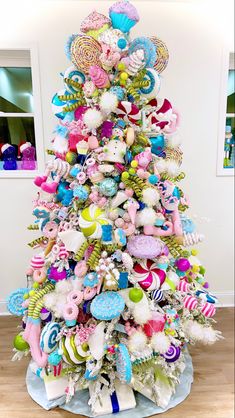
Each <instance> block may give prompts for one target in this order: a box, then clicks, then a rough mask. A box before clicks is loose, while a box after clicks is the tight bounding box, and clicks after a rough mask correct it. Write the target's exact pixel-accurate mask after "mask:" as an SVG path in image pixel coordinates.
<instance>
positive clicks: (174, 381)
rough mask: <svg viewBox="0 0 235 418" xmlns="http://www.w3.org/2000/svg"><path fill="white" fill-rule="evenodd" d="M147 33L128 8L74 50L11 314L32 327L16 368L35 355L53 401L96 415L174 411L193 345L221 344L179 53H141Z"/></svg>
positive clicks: (94, 25) (85, 35)
mask: <svg viewBox="0 0 235 418" xmlns="http://www.w3.org/2000/svg"><path fill="white" fill-rule="evenodd" d="M138 21H139V16H138V12H137V10H136V9H135V7H134V6H133V5H131V4H130V3H129V2H128V1H125V0H121V1H118V2H117V3H115V4H113V6H111V8H110V9H109V17H106V16H104V15H102V14H100V13H98V12H96V11H93V12H92V13H91V14H90V15H89V16H88V17H87V18H86V19H85V20H84V21H83V22H82V24H81V27H80V30H81V33H80V34H73V35H72V36H70V38H69V40H68V42H67V44H66V55H67V57H68V59H69V60H71V63H70V64H69V67H68V68H67V69H66V70H65V71H64V73H63V88H62V90H61V91H59V92H58V93H56V94H55V96H54V97H53V99H52V109H53V113H54V115H55V116H56V117H57V125H56V127H55V131H54V135H53V139H52V146H51V149H50V150H48V154H49V155H51V156H50V158H51V159H50V160H49V162H48V163H47V166H46V170H45V173H44V174H43V175H42V176H40V177H37V178H36V179H35V181H34V183H35V185H36V186H37V187H38V190H39V191H38V195H37V198H36V200H35V201H34V204H33V215H34V216H35V222H34V224H33V225H30V226H29V229H32V230H38V231H39V232H40V236H38V238H37V239H35V240H33V241H32V242H31V243H29V245H30V247H32V248H33V249H35V250H36V251H35V254H34V255H33V257H32V259H31V262H30V266H29V268H28V270H27V278H28V286H27V288H23V289H18V290H16V291H15V292H13V293H12V294H11V295H10V297H9V303H8V307H9V310H10V311H11V312H12V313H13V314H16V315H19V316H20V315H22V316H23V322H22V331H21V332H20V333H19V334H18V335H17V336H16V337H15V339H14V351H15V353H14V359H16V358H17V359H19V358H21V357H23V356H24V355H27V354H29V353H30V355H31V357H32V362H31V368H32V369H34V371H35V372H36V375H37V376H38V377H37V379H39V380H40V378H41V379H42V380H44V383H45V388H46V393H47V397H48V399H49V400H53V399H56V398H58V397H60V396H63V395H64V394H66V401H67V402H69V401H70V400H71V398H72V396H73V395H74V394H76V393H77V392H78V391H79V390H81V389H84V388H89V391H90V400H89V405H90V407H91V411H92V412H91V413H93V414H94V415H102V414H105V413H112V412H117V411H119V410H123V409H124V410H125V409H130V408H134V407H135V396H134V392H133V389H134V390H136V391H137V392H140V393H142V394H143V395H145V396H146V397H147V398H149V399H151V400H152V401H153V402H154V403H156V404H157V405H158V406H160V407H162V408H166V407H167V405H168V404H169V402H170V399H171V397H172V395H173V394H174V392H175V390H176V388H177V385H178V383H179V381H180V378H181V375H182V373H183V372H184V368H185V364H186V360H185V358H186V355H187V346H188V344H194V343H196V342H200V343H204V344H212V343H214V342H215V341H216V340H217V339H218V338H219V337H220V333H219V332H218V331H215V330H214V329H213V328H212V323H213V322H214V320H213V319H212V317H213V316H214V314H215V311H216V309H215V303H216V298H215V297H214V296H212V295H211V294H210V293H209V291H208V283H207V282H206V279H205V277H204V274H205V268H204V267H203V266H202V265H201V263H200V261H199V260H198V259H197V258H196V255H197V253H196V250H195V249H194V248H193V247H192V246H194V245H195V244H197V243H198V242H200V241H201V240H202V239H203V236H202V235H201V234H199V233H198V232H196V230H195V225H194V223H193V221H192V220H191V219H190V218H189V217H188V216H187V214H186V210H187V209H188V206H189V205H188V200H187V198H186V196H185V194H184V192H183V190H182V188H181V186H180V182H181V180H183V178H184V177H185V174H184V173H183V172H182V171H181V168H180V167H181V163H182V151H181V149H180V141H179V135H178V125H179V115H178V112H177V111H176V109H175V108H174V107H173V106H172V104H171V103H170V101H169V100H168V99H166V98H160V97H159V90H160V85H161V73H162V71H164V69H165V68H166V66H167V63H168V58H169V56H168V50H167V47H166V45H165V44H164V43H163V42H162V41H161V40H160V39H159V38H157V37H151V38H149V37H144V36H140V37H137V38H135V39H131V36H130V29H131V28H132V27H133V26H134V25H135V24H136V23H137V22H138ZM110 399H111V401H110Z"/></svg>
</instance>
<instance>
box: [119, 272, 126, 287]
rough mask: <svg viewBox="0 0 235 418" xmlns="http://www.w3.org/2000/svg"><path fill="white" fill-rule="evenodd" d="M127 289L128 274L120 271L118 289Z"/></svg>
mask: <svg viewBox="0 0 235 418" xmlns="http://www.w3.org/2000/svg"><path fill="white" fill-rule="evenodd" d="M127 287H128V272H127V271H120V273H119V279H118V288H119V289H126V288H127Z"/></svg>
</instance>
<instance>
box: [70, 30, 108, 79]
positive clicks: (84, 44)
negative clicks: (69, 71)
mask: <svg viewBox="0 0 235 418" xmlns="http://www.w3.org/2000/svg"><path fill="white" fill-rule="evenodd" d="M101 52H102V49H101V45H100V43H99V42H98V41H97V40H96V39H94V38H92V36H86V35H78V36H77V37H76V38H75V40H74V41H73V43H72V46H71V58H72V62H73V64H74V65H75V66H76V67H77V68H79V69H80V70H82V71H84V73H86V74H88V73H89V68H90V66H91V65H101V63H100V58H99V57H100V54H101Z"/></svg>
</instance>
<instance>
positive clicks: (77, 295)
mask: <svg viewBox="0 0 235 418" xmlns="http://www.w3.org/2000/svg"><path fill="white" fill-rule="evenodd" d="M82 300H83V293H82V292H80V291H79V290H72V291H71V292H70V293H69V294H68V296H67V301H68V302H69V303H75V305H80V303H81V301H82Z"/></svg>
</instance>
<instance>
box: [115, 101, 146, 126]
mask: <svg viewBox="0 0 235 418" xmlns="http://www.w3.org/2000/svg"><path fill="white" fill-rule="evenodd" d="M115 113H116V114H117V115H118V116H119V117H120V118H121V119H124V121H125V122H127V123H133V124H135V125H137V124H138V122H139V121H140V120H141V112H140V110H139V108H138V107H137V106H136V104H134V103H131V102H127V101H122V102H120V103H119V105H118V107H117V109H116V110H115Z"/></svg>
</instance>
